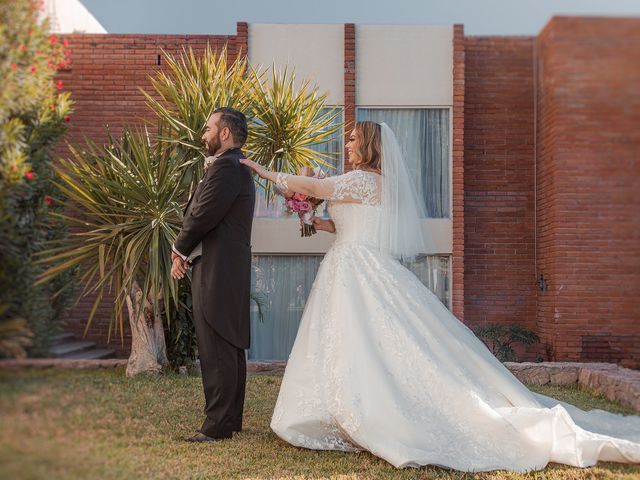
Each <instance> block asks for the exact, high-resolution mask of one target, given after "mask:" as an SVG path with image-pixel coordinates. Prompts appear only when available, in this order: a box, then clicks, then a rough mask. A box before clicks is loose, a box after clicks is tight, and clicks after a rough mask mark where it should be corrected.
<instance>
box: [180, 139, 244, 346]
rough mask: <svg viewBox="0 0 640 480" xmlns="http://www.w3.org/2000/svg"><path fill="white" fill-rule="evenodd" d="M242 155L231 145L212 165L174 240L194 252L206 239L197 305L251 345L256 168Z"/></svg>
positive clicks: (226, 332)
mask: <svg viewBox="0 0 640 480" xmlns="http://www.w3.org/2000/svg"><path fill="white" fill-rule="evenodd" d="M243 157H244V154H243V153H242V150H240V149H239V148H234V149H230V150H227V151H226V152H224V153H223V154H222V155H220V156H219V157H218V158H217V159H216V161H215V162H214V163H213V165H212V166H211V167H209V169H208V170H207V171H206V173H205V175H204V178H203V180H202V182H200V184H199V185H198V187H197V188H196V191H195V193H194V194H193V196H192V197H191V199H190V200H189V203H188V205H187V209H186V212H185V216H184V220H183V222H182V229H181V230H180V233H179V234H178V237H177V239H176V241H175V243H174V245H175V247H176V249H177V250H178V251H179V252H181V253H182V254H184V255H189V253H191V251H192V250H193V249H194V248H195V247H196V246H197V245H198V243H200V242H202V260H201V262H202V263H201V265H200V269H201V271H200V275H199V278H200V282H195V281H194V284H193V285H192V288H193V289H196V288H198V289H200V294H199V295H197V297H199V298H200V305H199V308H198V310H199V311H200V312H202V314H203V316H204V319H205V321H206V322H207V323H208V324H209V325H210V326H211V327H212V328H214V329H215V331H216V332H217V333H218V334H219V335H220V336H222V337H223V338H224V339H225V340H227V341H228V342H230V343H232V344H233V345H235V346H236V347H239V348H249V344H250V341H251V337H250V332H249V306H250V292H251V226H252V223H253V208H254V205H255V185H254V182H253V175H252V173H251V169H250V168H249V167H247V166H245V165H242V164H241V163H240V161H239V160H240V158H243ZM196 283H199V285H198V284H196ZM194 297H195V295H194Z"/></svg>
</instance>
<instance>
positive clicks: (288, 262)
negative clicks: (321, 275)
mask: <svg viewBox="0 0 640 480" xmlns="http://www.w3.org/2000/svg"><path fill="white" fill-rule="evenodd" d="M322 258H323V256H322V255H255V256H254V257H253V266H252V285H253V292H254V294H257V295H258V297H260V301H261V302H262V312H263V315H264V320H263V321H260V319H259V316H258V306H257V305H256V304H255V302H252V304H251V347H250V349H249V352H248V358H249V359H251V360H286V359H288V358H289V353H290V352H291V348H292V347H293V342H294V341H295V338H296V335H297V333H298V326H299V325H300V320H301V318H302V313H303V311H304V307H305V305H306V302H307V297H308V296H309V291H310V290H311V286H312V285H313V281H314V280H315V277H316V273H317V272H318V268H319V267H320V262H321V261H322ZM449 264H450V262H449V257H448V256H436V255H433V256H424V257H421V258H418V259H416V261H414V262H413V263H411V264H408V265H406V266H407V267H408V268H409V269H410V270H411V271H412V272H413V273H414V274H415V275H416V276H417V277H418V278H420V280H421V281H422V283H424V284H425V285H426V286H427V287H429V289H431V291H433V292H434V293H435V294H436V295H437V296H438V297H439V298H440V300H441V301H442V302H443V303H444V304H445V305H447V306H449V304H450V296H451V295H450V281H449V279H450V273H449Z"/></svg>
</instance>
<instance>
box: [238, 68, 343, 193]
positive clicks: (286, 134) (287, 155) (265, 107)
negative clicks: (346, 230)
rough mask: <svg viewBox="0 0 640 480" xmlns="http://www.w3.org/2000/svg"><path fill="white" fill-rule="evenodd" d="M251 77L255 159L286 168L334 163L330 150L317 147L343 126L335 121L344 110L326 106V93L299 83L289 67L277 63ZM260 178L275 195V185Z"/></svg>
mask: <svg viewBox="0 0 640 480" xmlns="http://www.w3.org/2000/svg"><path fill="white" fill-rule="evenodd" d="M265 78H268V79H269V81H264V79H265ZM251 79H252V81H251V82H250V86H251V89H250V90H249V92H248V93H249V94H250V96H251V104H250V108H251V118H252V122H251V125H250V127H249V138H248V141H247V145H246V150H247V152H248V153H249V155H250V156H251V158H252V159H253V160H254V161H256V162H258V163H260V164H262V165H264V166H265V167H266V168H268V169H271V170H276V171H279V172H286V173H297V172H298V171H299V170H300V169H301V168H303V167H314V166H316V165H324V166H326V167H328V168H333V167H332V165H331V163H330V160H331V153H330V154H324V153H320V152H317V151H315V150H314V149H313V148H312V147H313V146H314V145H317V144H320V143H323V142H327V141H329V140H330V139H331V137H332V136H333V134H334V133H335V132H336V131H339V130H341V129H342V128H343V125H342V124H341V123H337V122H335V119H336V118H337V117H338V116H339V115H340V112H339V111H336V110H331V109H327V108H326V103H325V102H326V100H327V93H326V92H325V93H320V92H318V88H317V87H316V86H314V85H312V84H311V82H310V81H309V80H304V81H302V82H300V83H299V84H298V83H297V82H296V75H295V72H289V71H288V70H287V69H286V68H285V69H283V70H278V69H277V68H276V67H275V66H272V67H271V71H270V74H269V75H265V74H264V73H258V72H257V71H256V70H252V72H251ZM258 182H259V185H260V186H261V187H262V188H263V189H264V190H265V192H266V195H267V199H270V198H271V197H272V196H273V193H272V189H271V184H270V183H269V182H261V181H258Z"/></svg>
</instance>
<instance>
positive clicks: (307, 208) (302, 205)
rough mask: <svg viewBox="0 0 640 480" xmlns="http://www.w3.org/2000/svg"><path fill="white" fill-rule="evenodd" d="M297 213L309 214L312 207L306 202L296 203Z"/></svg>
mask: <svg viewBox="0 0 640 480" xmlns="http://www.w3.org/2000/svg"><path fill="white" fill-rule="evenodd" d="M298 208H299V211H301V212H310V211H311V210H313V205H312V204H311V202H307V201H306V200H304V201H302V202H299V203H298Z"/></svg>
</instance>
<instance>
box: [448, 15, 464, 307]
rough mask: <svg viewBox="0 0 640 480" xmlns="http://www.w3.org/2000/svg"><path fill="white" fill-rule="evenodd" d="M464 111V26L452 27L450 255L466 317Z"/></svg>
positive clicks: (455, 299)
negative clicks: (451, 230)
mask: <svg viewBox="0 0 640 480" xmlns="http://www.w3.org/2000/svg"><path fill="white" fill-rule="evenodd" d="M464 109H465V40H464V26H463V25H454V26H453V109H452V125H453V132H452V135H451V138H452V144H453V149H452V154H451V157H452V162H451V169H452V183H453V189H452V190H453V192H452V198H453V202H452V208H451V216H452V222H453V251H452V254H451V275H452V281H451V296H452V298H451V311H452V312H453V314H454V315H455V316H456V317H458V318H459V319H460V320H464V318H465V308H464V298H465V286H464V255H465V243H464V226H465V224H464V219H465V209H464V176H465V171H464V146H465V145H464V136H465V124H464V111H465V110H464Z"/></svg>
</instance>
